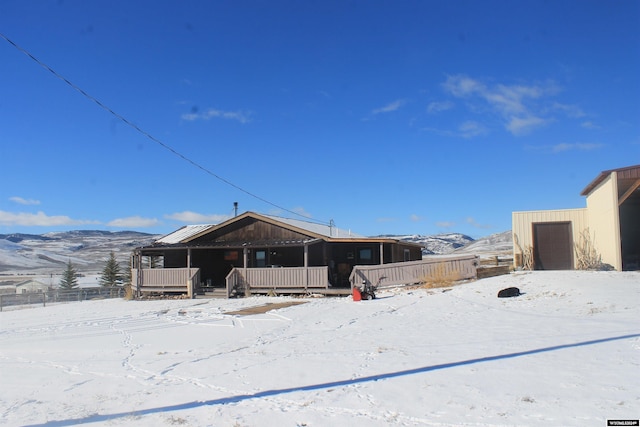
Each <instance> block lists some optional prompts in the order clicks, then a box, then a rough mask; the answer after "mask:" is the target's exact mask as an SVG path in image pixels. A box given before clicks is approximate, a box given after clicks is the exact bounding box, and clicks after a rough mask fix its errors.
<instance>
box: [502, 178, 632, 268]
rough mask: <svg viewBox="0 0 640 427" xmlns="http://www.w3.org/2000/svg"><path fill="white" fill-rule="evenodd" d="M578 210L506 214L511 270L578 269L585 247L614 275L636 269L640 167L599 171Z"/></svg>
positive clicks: (586, 190)
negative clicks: (509, 220) (510, 233)
mask: <svg viewBox="0 0 640 427" xmlns="http://www.w3.org/2000/svg"><path fill="white" fill-rule="evenodd" d="M580 194H581V195H582V196H585V197H586V198H587V207H586V208H581V209H563V210H544V211H526V212H513V213H512V224H513V225H512V227H513V228H512V231H513V243H514V244H513V255H514V256H513V259H514V264H515V265H514V266H515V267H528V268H534V269H536V270H570V269H574V268H578V266H579V258H580V254H581V253H582V251H581V250H580V249H584V248H585V247H586V248H590V249H592V252H594V253H596V254H597V255H598V256H600V257H601V260H602V263H603V264H608V265H610V266H612V267H613V268H614V269H616V270H619V271H621V270H639V269H640V165H635V166H629V167H625V168H619V169H612V170H607V171H604V172H601V173H600V175H598V176H597V177H596V178H595V179H594V180H593V181H591V183H589V185H587V186H586V187H585V188H584V190H582V192H581V193H580Z"/></svg>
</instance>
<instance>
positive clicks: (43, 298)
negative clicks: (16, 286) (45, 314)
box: [0, 287, 125, 311]
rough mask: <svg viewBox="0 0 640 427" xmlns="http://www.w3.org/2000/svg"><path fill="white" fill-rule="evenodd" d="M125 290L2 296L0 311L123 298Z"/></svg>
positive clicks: (87, 290)
mask: <svg viewBox="0 0 640 427" xmlns="http://www.w3.org/2000/svg"><path fill="white" fill-rule="evenodd" d="M124 295H125V289H124V288H121V287H115V288H82V289H54V290H49V291H45V292H30V293H22V294H0V311H2V310H3V309H4V308H6V307H18V306H25V305H27V306H29V305H42V306H43V307H44V306H46V305H47V304H53V303H61V302H80V301H88V300H95V299H107V298H123V297H124Z"/></svg>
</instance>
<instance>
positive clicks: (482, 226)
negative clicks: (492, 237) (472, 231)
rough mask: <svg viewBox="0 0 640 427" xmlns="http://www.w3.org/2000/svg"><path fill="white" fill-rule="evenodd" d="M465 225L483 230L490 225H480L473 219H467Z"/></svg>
mask: <svg viewBox="0 0 640 427" xmlns="http://www.w3.org/2000/svg"><path fill="white" fill-rule="evenodd" d="M467 224H469V225H471V226H473V227H475V228H483V229H487V228H491V225H489V224H480V223H478V222H477V221H476V220H475V219H474V218H473V217H467Z"/></svg>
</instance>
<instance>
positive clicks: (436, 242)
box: [0, 230, 512, 275]
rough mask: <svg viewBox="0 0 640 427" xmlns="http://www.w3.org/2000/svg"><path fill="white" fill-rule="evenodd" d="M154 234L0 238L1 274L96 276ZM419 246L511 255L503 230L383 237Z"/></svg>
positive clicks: (440, 251) (427, 250) (438, 251)
mask: <svg viewBox="0 0 640 427" xmlns="http://www.w3.org/2000/svg"><path fill="white" fill-rule="evenodd" d="M158 237H160V236H158V235H153V234H147V233H140V232H136V231H119V232H110V231H99V230H84V231H67V232H56V233H46V234H41V235H33V234H0V275H2V274H50V273H53V274H56V273H62V271H64V269H65V266H66V264H67V262H69V261H71V262H72V263H73V265H74V266H75V267H76V269H77V270H78V271H79V272H83V273H85V272H86V273H96V272H99V271H100V270H101V269H102V268H103V267H104V262H105V260H107V259H108V258H109V253H110V252H114V254H115V255H116V258H117V259H118V261H119V262H120V263H121V264H122V265H127V264H128V262H129V256H130V255H131V251H132V250H133V249H135V248H136V247H139V246H144V245H148V244H151V243H152V242H153V241H154V240H156V239H157V238H158ZM378 237H388V238H394V239H400V240H405V241H409V242H413V243H418V244H420V245H422V246H423V248H424V249H423V251H422V253H423V255H444V254H450V253H453V252H463V253H477V254H479V255H482V254H503V253H509V254H510V253H511V247H512V242H511V232H510V231H506V232H504V233H500V234H494V235H491V236H487V237H485V238H482V239H478V240H474V239H472V238H471V237H469V236H467V235H464V234H461V233H444V234H437V235H433V236H424V235H418V234H413V235H400V236H398V235H384V236H378Z"/></svg>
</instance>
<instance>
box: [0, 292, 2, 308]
mask: <svg viewBox="0 0 640 427" xmlns="http://www.w3.org/2000/svg"><path fill="white" fill-rule="evenodd" d="M0 311H2V294H0Z"/></svg>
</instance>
